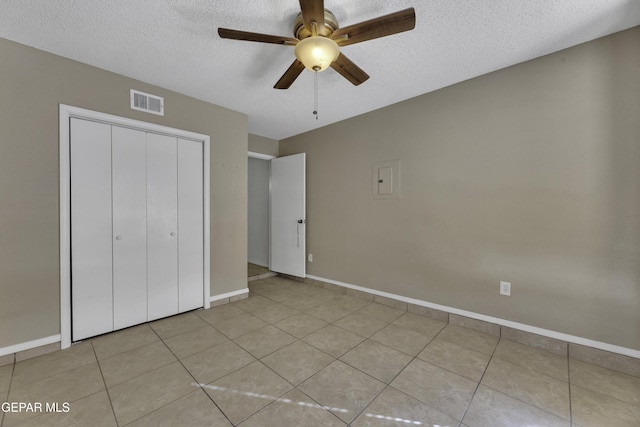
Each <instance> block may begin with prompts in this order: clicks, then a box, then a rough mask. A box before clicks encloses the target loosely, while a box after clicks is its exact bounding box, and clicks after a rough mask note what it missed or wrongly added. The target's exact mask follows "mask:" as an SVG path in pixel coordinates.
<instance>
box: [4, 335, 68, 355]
mask: <svg viewBox="0 0 640 427" xmlns="http://www.w3.org/2000/svg"><path fill="white" fill-rule="evenodd" d="M56 342H60V334H58V335H51V336H50V337H45V338H39V339H37V340H33V341H27V342H23V343H20V344H15V345H10V346H8V347H2V348H0V356H6V355H7V354H13V353H18V352H21V351H25V350H31V349H32V348H36V347H42V346H43V345H48V344H53V343H56Z"/></svg>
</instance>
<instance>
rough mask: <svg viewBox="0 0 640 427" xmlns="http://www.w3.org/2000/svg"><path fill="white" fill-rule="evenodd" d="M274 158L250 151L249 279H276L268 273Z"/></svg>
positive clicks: (248, 202)
mask: <svg viewBox="0 0 640 427" xmlns="http://www.w3.org/2000/svg"><path fill="white" fill-rule="evenodd" d="M274 158H275V157H274V156H270V155H266V154H260V153H254V152H249V158H248V168H247V170H248V180H247V181H248V189H247V190H248V192H247V209H248V215H247V261H248V262H247V277H248V280H249V281H252V280H258V279H264V278H266V277H270V276H275V274H276V273H272V272H271V271H269V258H270V253H269V241H270V240H269V192H270V191H269V184H270V178H269V177H270V169H271V159H274Z"/></svg>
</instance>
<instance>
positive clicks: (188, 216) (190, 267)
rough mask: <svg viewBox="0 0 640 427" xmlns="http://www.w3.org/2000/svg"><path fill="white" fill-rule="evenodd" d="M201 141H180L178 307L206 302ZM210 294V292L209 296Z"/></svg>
mask: <svg viewBox="0 0 640 427" xmlns="http://www.w3.org/2000/svg"><path fill="white" fill-rule="evenodd" d="M202 174H203V149H202V143H200V142H195V141H189V140H183V139H180V140H179V142H178V230H179V232H180V233H179V235H178V248H179V249H178V254H179V255H178V265H179V268H178V271H179V284H180V285H179V290H180V293H179V310H180V311H181V312H182V311H187V310H193V309H195V308H198V307H202V306H203V305H204V299H203V298H204V297H205V296H204V295H203V292H202V290H203V286H204V240H203V236H204V222H203V221H204V205H203V177H202ZM206 297H207V298H208V297H209V296H208V295H207V296H206Z"/></svg>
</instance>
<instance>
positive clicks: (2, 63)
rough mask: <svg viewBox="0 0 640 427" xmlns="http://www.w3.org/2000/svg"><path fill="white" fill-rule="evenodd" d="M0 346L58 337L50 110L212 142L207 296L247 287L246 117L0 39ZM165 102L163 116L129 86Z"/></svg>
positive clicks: (54, 121)
mask: <svg viewBox="0 0 640 427" xmlns="http://www.w3.org/2000/svg"><path fill="white" fill-rule="evenodd" d="M0 58H1V60H0V348H3V347H6V346H10V345H15V344H20V343H23V342H27V341H31V340H35V339H39V338H43V337H48V336H51V335H56V334H58V333H60V320H59V318H60V304H59V301H60V295H59V293H60V280H59V274H60V273H59V221H60V220H59V191H58V187H59V184H58V146H59V141H58V104H60V103H63V104H68V105H73V106H77V107H82V108H87V109H90V110H96V111H101V112H105V113H108V114H114V115H118V116H124V117H129V118H132V119H136V120H142V121H146V122H152V123H158V124H161V125H165V126H170V127H175V128H179V129H185V130H189V131H193V132H199V133H203V134H206V135H210V137H211V294H212V295H217V294H221V293H225V292H231V291H235V290H239V289H244V288H246V287H247V282H246V277H247V276H246V269H247V266H246V259H247V220H246V214H247V117H246V116H245V115H244V114H240V113H237V112H233V111H230V110H227V109H224V108H222V107H218V106H215V105H211V104H208V103H205V102H202V101H198V100H196V99H193V98H189V97H186V96H183V95H179V94H177V93H174V92H170V91H167V90H164V89H161V88H158V87H155V86H151V85H147V84H144V83H141V82H139V81H136V80H132V79H129V78H126V77H123V76H120V75H116V74H113V73H109V72H106V71H104V70H100V69H97V68H94V67H90V66H88V65H84V64H81V63H78V62H74V61H71V60H68V59H64V58H61V57H58V56H55V55H51V54H48V53H45V52H42V51H38V50H36V49H32V48H29V47H26V46H23V45H19V44H16V43H13V42H9V41H7V40H4V39H0ZM130 89H138V90H141V91H144V92H148V93H152V94H156V95H160V96H163V97H164V98H165V104H166V112H165V116H164V117H160V116H155V115H152V114H146V113H143V112H136V111H132V110H131V109H130V108H129V90H130Z"/></svg>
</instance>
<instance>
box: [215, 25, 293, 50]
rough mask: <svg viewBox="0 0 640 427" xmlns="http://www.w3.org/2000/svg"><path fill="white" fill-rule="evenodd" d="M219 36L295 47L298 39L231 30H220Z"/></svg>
mask: <svg viewBox="0 0 640 427" xmlns="http://www.w3.org/2000/svg"><path fill="white" fill-rule="evenodd" d="M218 35H219V36H220V37H222V38H223V39H233V40H246V41H250V42H260V43H273V44H284V45H290V46H295V45H296V44H298V41H299V40H298V39H294V38H293V37H280V36H270V35H269V34H260V33H250V32H248V31H239V30H230V29H228V28H218Z"/></svg>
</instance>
